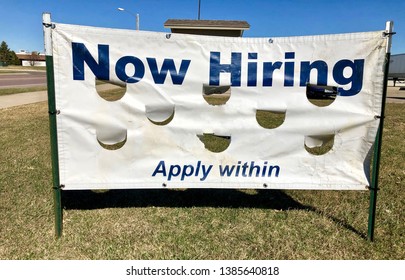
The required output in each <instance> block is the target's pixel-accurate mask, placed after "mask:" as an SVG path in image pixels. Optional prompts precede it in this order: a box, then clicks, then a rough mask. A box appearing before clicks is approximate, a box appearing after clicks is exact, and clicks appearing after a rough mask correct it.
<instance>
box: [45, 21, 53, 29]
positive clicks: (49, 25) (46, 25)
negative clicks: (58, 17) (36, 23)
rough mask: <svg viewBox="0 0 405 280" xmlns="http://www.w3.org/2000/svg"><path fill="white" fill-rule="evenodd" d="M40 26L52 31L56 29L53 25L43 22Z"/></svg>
mask: <svg viewBox="0 0 405 280" xmlns="http://www.w3.org/2000/svg"><path fill="white" fill-rule="evenodd" d="M42 25H43V26H45V27H46V28H49V27H50V28H52V29H54V28H55V27H56V25H55V24H53V23H45V22H43V23H42Z"/></svg>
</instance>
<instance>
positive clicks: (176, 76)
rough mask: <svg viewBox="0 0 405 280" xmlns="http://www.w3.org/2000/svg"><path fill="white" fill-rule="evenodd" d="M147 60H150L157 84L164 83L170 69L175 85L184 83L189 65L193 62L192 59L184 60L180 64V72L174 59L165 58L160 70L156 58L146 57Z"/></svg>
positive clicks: (150, 66) (151, 70)
mask: <svg viewBox="0 0 405 280" xmlns="http://www.w3.org/2000/svg"><path fill="white" fill-rule="evenodd" d="M146 60H147V61H148V64H149V68H150V72H151V73H152V77H153V80H154V82H155V84H164V82H165V79H166V76H167V72H168V71H169V73H170V76H171V78H172V82H173V84H174V85H181V84H183V81H184V78H185V76H186V73H187V70H188V66H189V65H190V62H191V60H182V61H181V64H180V70H179V72H177V70H176V65H174V61H173V59H165V60H164V61H163V65H162V68H161V69H160V72H159V70H158V67H157V63H156V59H155V58H151V57H148V58H146Z"/></svg>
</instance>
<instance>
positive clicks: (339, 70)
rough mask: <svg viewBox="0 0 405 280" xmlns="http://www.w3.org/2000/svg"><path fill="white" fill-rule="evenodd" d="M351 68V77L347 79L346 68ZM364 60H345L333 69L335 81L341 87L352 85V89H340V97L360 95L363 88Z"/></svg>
mask: <svg viewBox="0 0 405 280" xmlns="http://www.w3.org/2000/svg"><path fill="white" fill-rule="evenodd" d="M347 67H349V68H351V72H352V73H351V76H350V77H345V75H344V73H343V72H344V70H345V68H347ZM363 71H364V59H355V60H354V61H351V60H348V59H343V60H340V61H338V62H337V63H336V64H335V66H334V67H333V79H334V80H335V81H336V83H338V84H340V85H348V84H350V83H351V87H350V89H343V88H338V93H339V95H342V96H352V95H356V94H358V93H359V92H360V91H361V89H362V87H363Z"/></svg>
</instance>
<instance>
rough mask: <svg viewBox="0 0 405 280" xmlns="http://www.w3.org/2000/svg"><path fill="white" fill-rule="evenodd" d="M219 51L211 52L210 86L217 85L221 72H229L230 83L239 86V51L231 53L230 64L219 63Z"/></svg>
mask: <svg viewBox="0 0 405 280" xmlns="http://www.w3.org/2000/svg"><path fill="white" fill-rule="evenodd" d="M220 60H221V53H220V52H211V56H210V82H209V85H210V86H219V80H220V79H219V75H220V74H221V73H231V85H232V86H237V87H239V86H240V79H241V61H242V54H241V53H234V52H233V53H232V54H231V64H221V63H220Z"/></svg>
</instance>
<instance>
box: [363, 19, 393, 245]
mask: <svg viewBox="0 0 405 280" xmlns="http://www.w3.org/2000/svg"><path fill="white" fill-rule="evenodd" d="M392 28H393V22H392V21H390V22H387V27H386V36H388V42H387V51H386V55H385V62H384V82H383V93H382V104H381V113H380V116H379V118H380V124H379V126H378V130H377V135H376V139H375V144H374V156H373V168H372V177H371V186H370V206H369V214H368V232H367V239H368V240H369V241H371V242H372V241H374V228H375V216H376V209H377V192H378V178H379V172H380V157H381V145H382V136H383V129H384V117H385V100H386V98H387V85H388V70H389V63H390V57H391V53H390V51H391V50H390V49H391V38H392V35H393V34H394V33H392Z"/></svg>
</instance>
